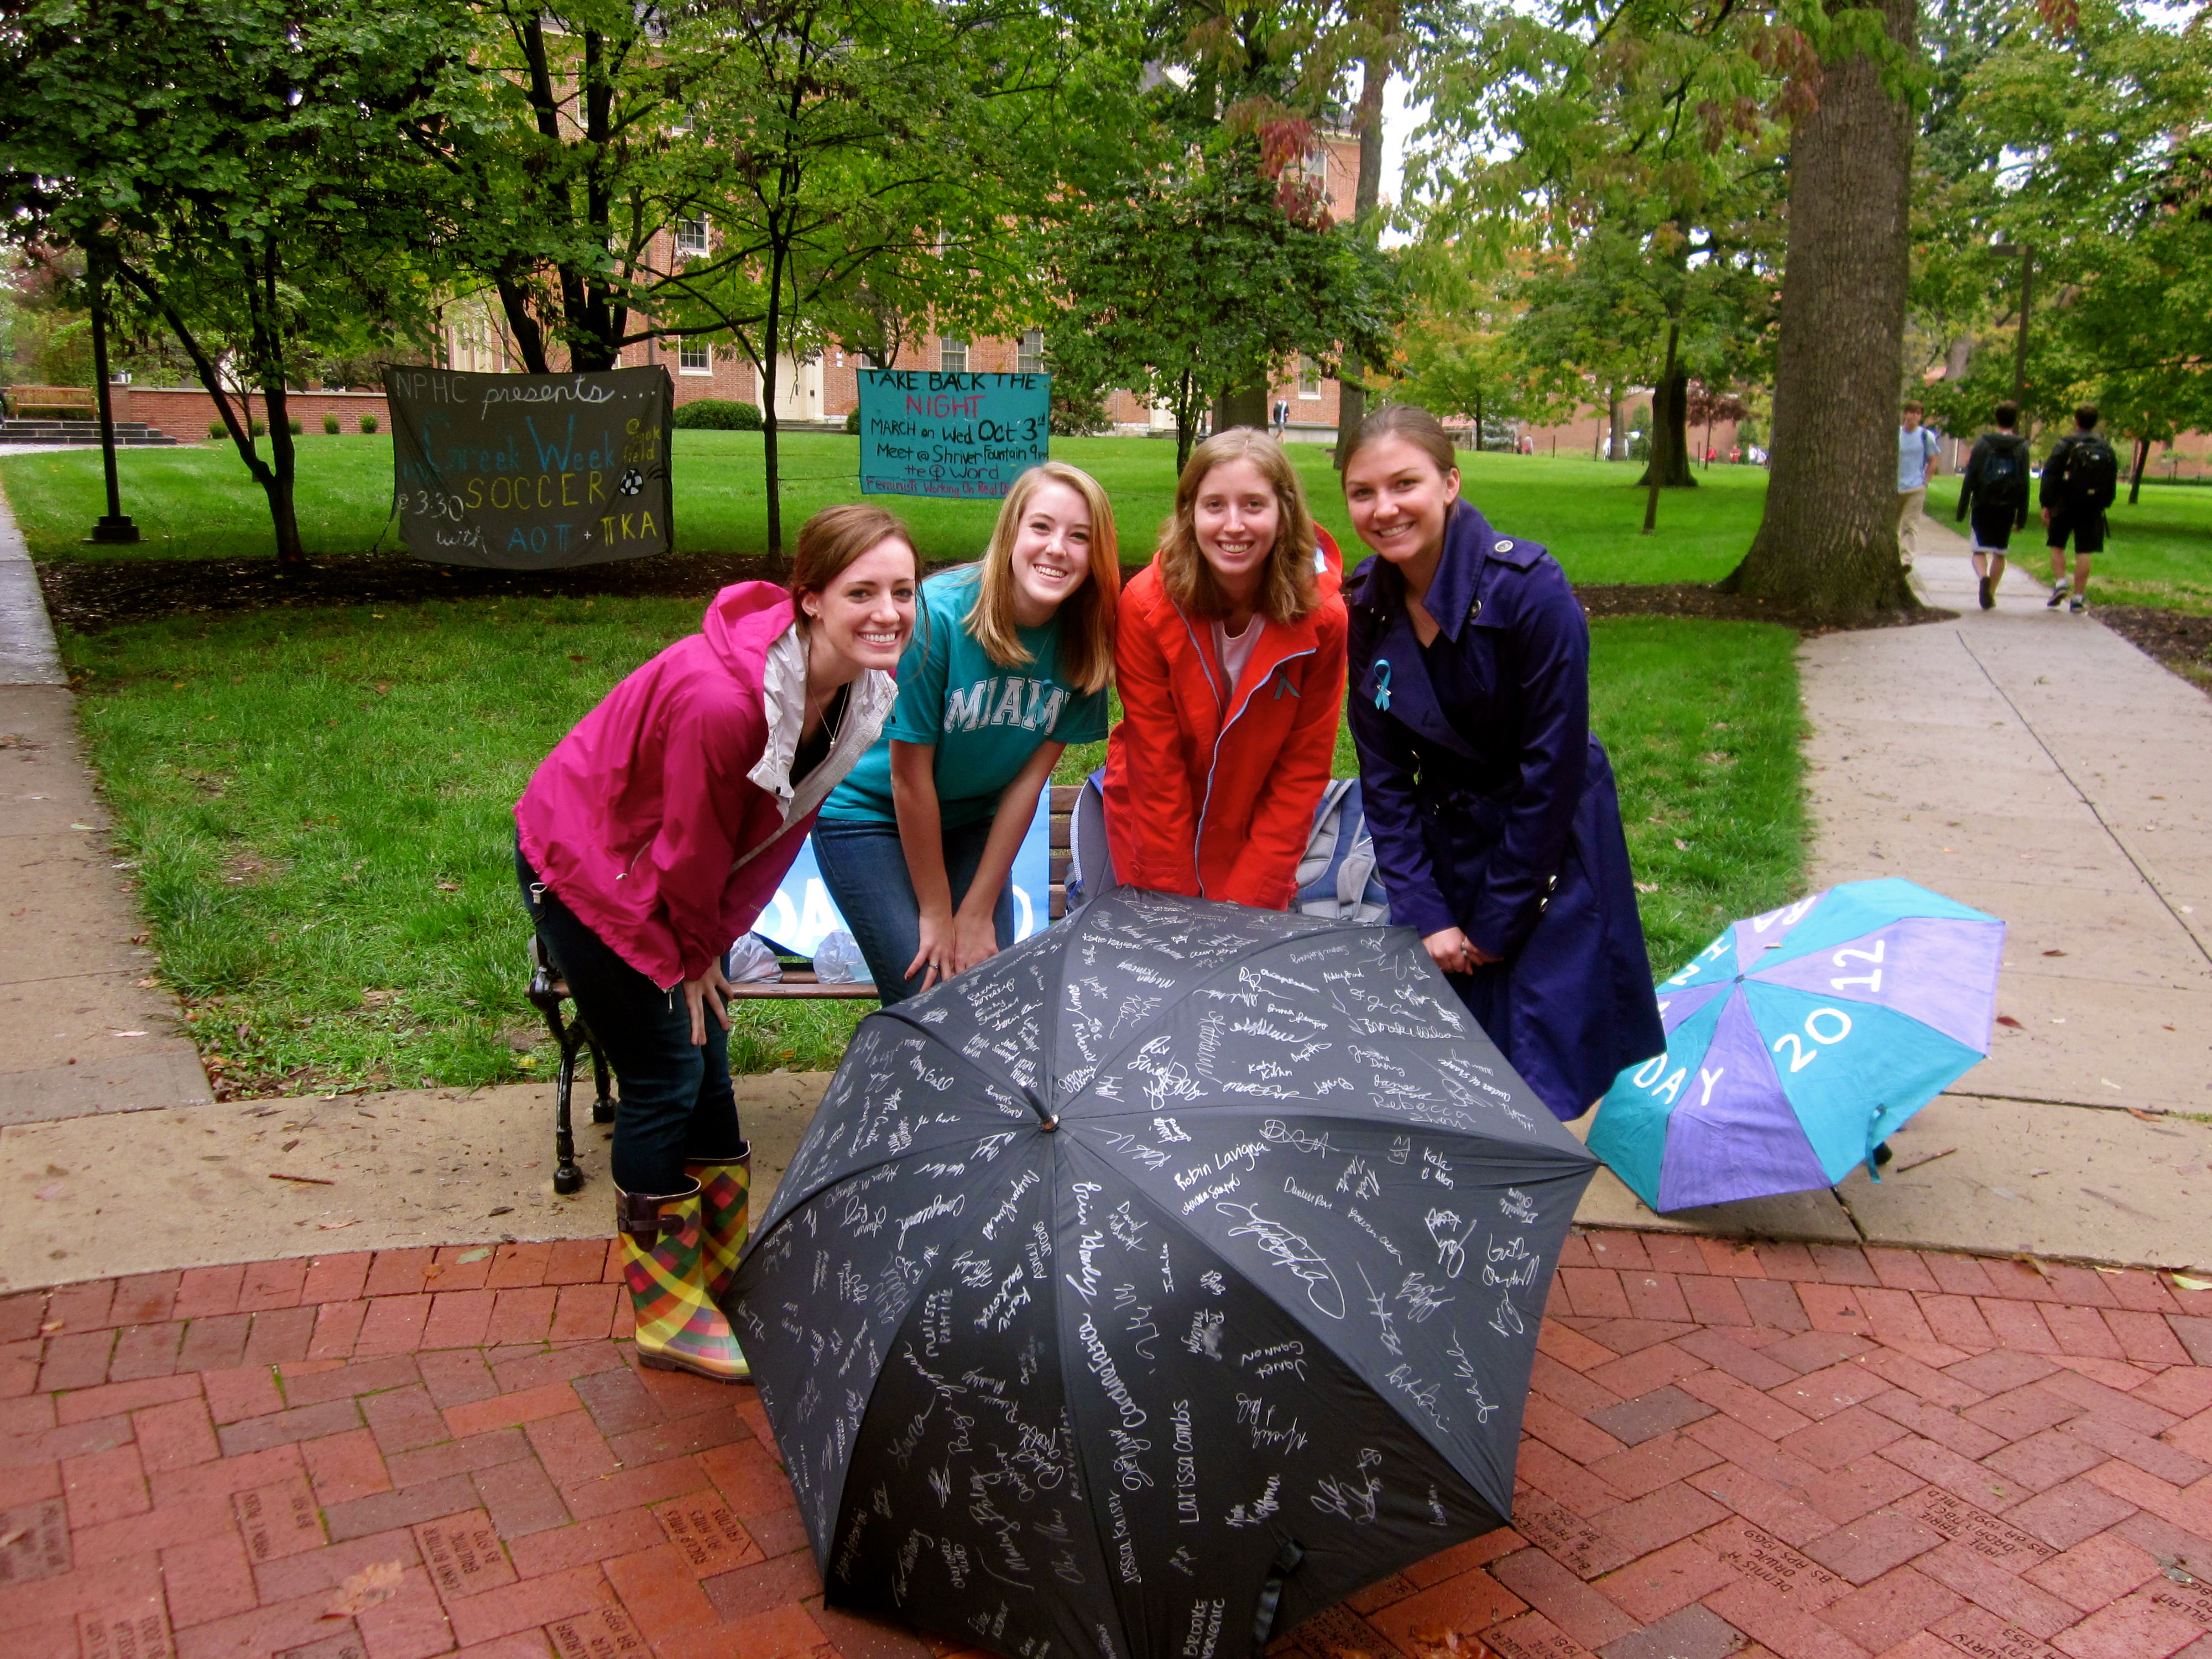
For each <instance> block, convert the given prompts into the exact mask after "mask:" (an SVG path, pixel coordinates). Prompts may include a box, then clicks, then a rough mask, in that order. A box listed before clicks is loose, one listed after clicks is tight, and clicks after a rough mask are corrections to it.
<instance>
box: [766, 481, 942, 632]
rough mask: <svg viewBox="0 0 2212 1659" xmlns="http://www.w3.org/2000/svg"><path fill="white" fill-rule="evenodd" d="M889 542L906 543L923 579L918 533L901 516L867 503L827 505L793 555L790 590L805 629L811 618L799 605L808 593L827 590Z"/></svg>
mask: <svg viewBox="0 0 2212 1659" xmlns="http://www.w3.org/2000/svg"><path fill="white" fill-rule="evenodd" d="M890 539H896V540H898V541H902V542H904V543H905V544H906V550H907V552H908V554H910V555H912V556H913V558H914V562H915V578H916V579H917V580H919V579H920V577H921V555H920V554H919V553H916V552H915V546H914V532H912V531H911V530H909V529H908V528H907V526H906V520H903V519H902V518H900V517H899V515H898V514H897V513H890V512H886V511H885V510H884V508H882V507H877V506H875V505H873V504H872V503H870V502H867V501H853V502H848V504H847V505H845V506H843V507H823V509H822V510H821V511H820V512H819V513H816V514H815V515H814V516H813V517H812V518H811V519H809V520H807V521H806V522H805V524H803V525H801V526H799V548H798V550H797V552H796V553H795V554H793V557H792V561H791V580H790V582H789V584H788V586H789V587H790V589H791V599H792V604H793V606H794V607H795V608H796V609H797V611H798V612H799V627H800V629H802V630H803V629H805V627H806V625H807V624H808V623H810V622H811V621H812V618H811V617H809V616H808V615H807V614H806V607H805V605H800V604H799V600H800V599H804V598H805V596H806V595H807V594H809V593H820V592H823V591H825V590H826V589H827V588H828V587H829V584H830V583H832V582H834V581H836V580H837V578H838V577H840V576H842V575H843V574H845V569H846V567H847V566H848V565H850V564H851V563H852V562H853V561H854V560H855V559H857V558H859V557H860V555H862V554H863V553H865V552H866V551H867V550H869V549H870V548H872V547H873V546H875V545H876V544H878V542H882V541H885V540H890Z"/></svg>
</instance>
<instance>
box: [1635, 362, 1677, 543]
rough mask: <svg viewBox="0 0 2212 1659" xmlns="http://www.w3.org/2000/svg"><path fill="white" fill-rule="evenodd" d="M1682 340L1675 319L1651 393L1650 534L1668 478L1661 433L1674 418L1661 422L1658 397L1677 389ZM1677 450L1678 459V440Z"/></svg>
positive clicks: (1647, 531) (1647, 496) (1646, 502)
mask: <svg viewBox="0 0 2212 1659" xmlns="http://www.w3.org/2000/svg"><path fill="white" fill-rule="evenodd" d="M1681 339H1682V325H1681V324H1680V321H1675V322H1671V323H1669V324H1668V325H1667V368H1666V372H1665V373H1663V374H1661V375H1660V377H1659V389H1658V391H1657V392H1655V393H1654V394H1653V396H1652V400H1651V403H1652V416H1653V418H1652V422H1651V459H1650V461H1649V462H1648V463H1647V464H1646V465H1645V466H1644V485H1645V493H1644V534H1645V535H1647V536H1648V535H1650V533H1651V532H1652V531H1654V530H1655V529H1656V528H1657V527H1658V524H1659V487H1660V485H1661V483H1662V481H1663V480H1664V479H1665V477H1666V474H1667V470H1668V469H1667V466H1666V464H1665V462H1663V461H1662V459H1660V457H1661V454H1662V442H1663V440H1662V437H1661V434H1662V433H1665V432H1668V431H1669V430H1670V429H1671V428H1672V427H1673V425H1674V422H1672V421H1662V420H1660V419H1659V418H1658V412H1659V411H1658V404H1659V399H1660V398H1662V397H1665V396H1667V395H1668V393H1669V392H1674V388H1675V380H1674V365H1675V362H1677V361H1678V360H1677V359H1676V357H1675V355H1674V349H1675V347H1676V346H1678V345H1680V343H1681ZM1681 410H1682V399H1681V397H1680V395H1679V394H1678V395H1676V397H1675V398H1674V412H1675V414H1676V415H1678V416H1679V415H1680V413H1681ZM1674 452H1675V455H1676V457H1677V458H1678V459H1679V458H1680V453H1681V446H1680V444H1679V443H1678V444H1676V445H1675V446H1674Z"/></svg>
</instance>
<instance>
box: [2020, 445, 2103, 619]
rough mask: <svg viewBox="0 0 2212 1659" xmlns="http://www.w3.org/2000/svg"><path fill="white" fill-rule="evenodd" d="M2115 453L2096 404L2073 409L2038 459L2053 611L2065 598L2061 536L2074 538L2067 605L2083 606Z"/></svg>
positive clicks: (2100, 548) (2070, 607)
mask: <svg viewBox="0 0 2212 1659" xmlns="http://www.w3.org/2000/svg"><path fill="white" fill-rule="evenodd" d="M2119 485H2120V458H2119V457H2118V456H2117V455H2115V454H2113V453H2112V445H2110V444H2108V443H2106V441H2105V440H2104V438H2103V436H2102V435H2100V434H2099V432H2098V431H2097V406H2096V405H2095V404H2082V405H2081V407H2080V408H2079V409H2077V410H2075V411H2074V430H2073V431H2071V432H2069V433H2068V434H2067V435H2065V436H2064V437H2063V438H2061V439H2060V440H2059V441H2058V443H2057V447H2055V448H2053V449H2052V450H2051V454H2050V456H2049V458H2048V459H2045V462H2044V463H2043V489H2042V490H2041V492H2040V493H2039V501H2040V503H2041V505H2042V507H2043V523H2044V527H2045V532H2047V533H2046V534H2045V538H2044V539H2045V541H2046V542H2047V543H2048V544H2050V548H2051V597H2050V598H2049V599H2046V600H2045V601H2044V605H2045V609H2046V610H2051V611H2056V610H2057V608H2058V606H2059V605H2060V603H2061V602H2062V601H2063V600H2064V599H2065V598H2066V538H2068V537H2069V536H2071V537H2072V538H2074V599H2073V603H2072V604H2070V605H2067V607H2066V608H2067V609H2068V610H2069V611H2075V612H2076V613H2079V612H2081V611H2087V609H2088V608H2089V559H2090V556H2091V555H2092V554H2096V553H2101V552H2103V551H2104V550H2105V509H2106V507H2110V506H2111V505H2112V498H2113V497H2114V496H2115V495H2118V493H2119Z"/></svg>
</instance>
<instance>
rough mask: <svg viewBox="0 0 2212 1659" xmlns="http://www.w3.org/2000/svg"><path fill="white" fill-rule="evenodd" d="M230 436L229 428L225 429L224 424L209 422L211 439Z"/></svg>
mask: <svg viewBox="0 0 2212 1659" xmlns="http://www.w3.org/2000/svg"><path fill="white" fill-rule="evenodd" d="M229 435H230V433H229V431H228V428H225V427H224V425H223V423H222V422H221V421H210V422H208V436H209V437H210V438H227V437H228V436H229Z"/></svg>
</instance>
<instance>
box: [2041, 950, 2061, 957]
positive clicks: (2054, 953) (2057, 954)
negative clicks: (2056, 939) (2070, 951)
mask: <svg viewBox="0 0 2212 1659" xmlns="http://www.w3.org/2000/svg"><path fill="white" fill-rule="evenodd" d="M2043 954H2044V955H2045V956H2046V957H2063V956H2064V955H2065V954H2066V952H2065V951H2045V952H2044V953H2043Z"/></svg>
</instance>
